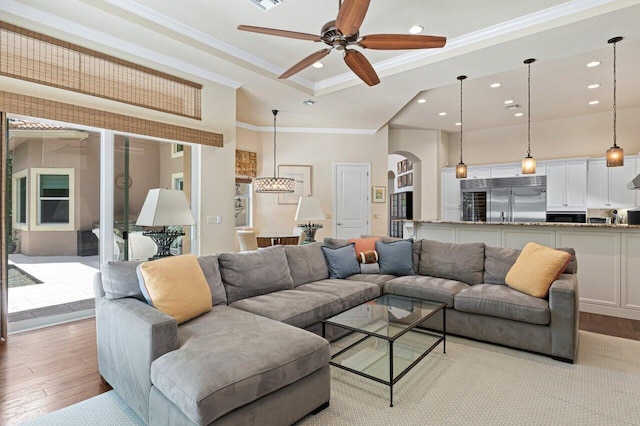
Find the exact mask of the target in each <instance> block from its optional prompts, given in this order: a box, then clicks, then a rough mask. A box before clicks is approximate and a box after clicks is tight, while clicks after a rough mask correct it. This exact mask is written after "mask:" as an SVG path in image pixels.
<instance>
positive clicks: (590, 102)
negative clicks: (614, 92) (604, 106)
mask: <svg viewBox="0 0 640 426" xmlns="http://www.w3.org/2000/svg"><path fill="white" fill-rule="evenodd" d="M599 103H600V101H589V105H598V104H599Z"/></svg>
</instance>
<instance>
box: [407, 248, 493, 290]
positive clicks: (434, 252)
mask: <svg viewBox="0 0 640 426" xmlns="http://www.w3.org/2000/svg"><path fill="white" fill-rule="evenodd" d="M483 272H484V243H461V244H456V243H442V242H439V241H433V240H422V252H421V253H420V268H419V269H418V273H419V274H420V275H428V276H431V277H440V278H449V279H452V280H456V281H462V282H464V283H467V284H481V283H482V282H483V278H482V275H483Z"/></svg>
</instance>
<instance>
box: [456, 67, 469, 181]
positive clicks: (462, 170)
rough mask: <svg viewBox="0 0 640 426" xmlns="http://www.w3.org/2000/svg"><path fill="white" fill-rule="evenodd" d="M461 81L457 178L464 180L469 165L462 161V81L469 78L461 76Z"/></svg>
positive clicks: (459, 78) (459, 77)
mask: <svg viewBox="0 0 640 426" xmlns="http://www.w3.org/2000/svg"><path fill="white" fill-rule="evenodd" d="M457 78H458V80H460V163H458V165H457V166H456V178H458V179H464V178H466V177H467V165H466V164H464V162H463V161H462V81H463V80H464V79H466V78H467V76H466V75H459V76H458V77H457Z"/></svg>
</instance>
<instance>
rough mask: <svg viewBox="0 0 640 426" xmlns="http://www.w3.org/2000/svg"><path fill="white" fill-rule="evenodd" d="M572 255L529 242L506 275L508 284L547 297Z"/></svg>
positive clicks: (534, 294) (533, 294)
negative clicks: (552, 284)
mask: <svg viewBox="0 0 640 426" xmlns="http://www.w3.org/2000/svg"><path fill="white" fill-rule="evenodd" d="M570 260H571V255H570V254H569V253H567V252H565V251H560V250H556V249H553V248H551V247H545V246H541V245H540V244H536V243H527V245H526V246H525V247H524V249H522V253H520V256H518V259H517V260H516V263H514V264H513V266H512V267H511V269H510V270H509V273H508V274H507V276H506V277H505V279H504V280H505V282H506V283H507V285H508V286H509V287H511V288H513V289H516V290H518V291H521V292H523V293H526V294H529V295H531V296H534V297H546V296H547V294H548V293H549V287H551V283H553V281H555V279H556V278H558V277H559V276H560V274H562V272H564V270H565V269H566V267H567V264H568V263H569V261H570Z"/></svg>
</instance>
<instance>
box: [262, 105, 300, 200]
mask: <svg viewBox="0 0 640 426" xmlns="http://www.w3.org/2000/svg"><path fill="white" fill-rule="evenodd" d="M271 112H272V113H273V176H271V177H259V178H257V179H256V180H255V181H254V183H255V188H256V192H257V193H264V194H282V193H286V192H293V191H294V190H295V186H296V182H295V181H294V180H293V179H291V178H283V177H278V175H277V174H276V163H277V162H276V115H278V110H277V109H274V110H271Z"/></svg>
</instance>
